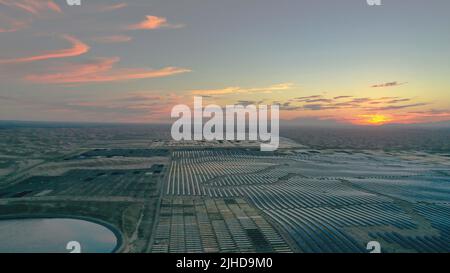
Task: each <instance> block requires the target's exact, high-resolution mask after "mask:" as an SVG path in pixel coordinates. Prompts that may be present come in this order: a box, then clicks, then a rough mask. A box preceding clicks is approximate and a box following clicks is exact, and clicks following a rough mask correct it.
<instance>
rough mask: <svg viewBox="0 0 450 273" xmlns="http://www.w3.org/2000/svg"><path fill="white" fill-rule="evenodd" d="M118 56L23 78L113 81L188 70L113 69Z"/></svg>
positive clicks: (187, 70) (84, 81)
mask: <svg viewBox="0 0 450 273" xmlns="http://www.w3.org/2000/svg"><path fill="white" fill-rule="evenodd" d="M119 60H120V59H119V58H118V57H114V58H101V59H96V60H95V61H93V62H91V63H87V64H77V65H69V66H68V67H66V68H65V69H60V70H59V71H58V72H57V73H52V74H40V75H30V76H27V77H26V78H25V79H26V80H27V81H30V82H35V83H50V84H81V83H95V82H97V83H98V82H113V81H125V80H137V79H149V78H161V77H168V76H172V75H176V74H180V73H187V72H190V70H189V69H185V68H178V67H165V68H161V69H115V68H114V65H115V64H116V63H117V62H119Z"/></svg>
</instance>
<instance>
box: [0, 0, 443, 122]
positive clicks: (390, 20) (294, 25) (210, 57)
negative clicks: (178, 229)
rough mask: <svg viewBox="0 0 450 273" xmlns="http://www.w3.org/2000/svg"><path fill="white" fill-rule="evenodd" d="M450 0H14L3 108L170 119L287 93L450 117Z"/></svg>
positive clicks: (366, 113)
mask: <svg viewBox="0 0 450 273" xmlns="http://www.w3.org/2000/svg"><path fill="white" fill-rule="evenodd" d="M449 10H450V2H449V1H446V0H432V1H424V0H395V1H394V0H384V1H383V5H382V6H369V5H368V4H367V1H366V0H348V1H333V0H314V1H313V0H280V1H270V0H246V1H240V0H227V1H220V0H208V1H205V0H189V1H175V0H157V1H148V0H133V1H125V0H122V1H109V0H108V1H106V0H96V1H82V5H81V6H69V5H67V3H66V1H65V0H53V1H50V0H0V41H1V42H0V43H1V50H0V120H30V121H31V120H33V121H72V122H126V123H165V122H170V110H171V108H172V107H173V106H175V105H177V104H179V103H191V102H192V101H193V97H194V96H203V98H204V100H205V104H208V103H214V104H219V105H226V104H279V105H280V116H281V118H282V119H283V120H291V121H292V120H299V122H301V120H305V121H308V122H311V121H316V122H317V123H323V124H354V125H383V124H414V123H432V122H442V121H450V92H449V91H450V90H449V89H450V77H448V75H450V66H449V65H448V64H449V63H450V32H449V31H448V26H450V17H449V16H448V11H449Z"/></svg>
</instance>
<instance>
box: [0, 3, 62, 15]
mask: <svg viewBox="0 0 450 273" xmlns="http://www.w3.org/2000/svg"><path fill="white" fill-rule="evenodd" d="M0 5H4V6H7V7H10V8H16V9H19V10H21V11H24V12H27V13H30V14H33V15H40V14H41V13H42V12H45V11H50V12H57V13H62V10H61V8H60V7H59V5H58V4H56V3H55V2H53V1H48V0H0Z"/></svg>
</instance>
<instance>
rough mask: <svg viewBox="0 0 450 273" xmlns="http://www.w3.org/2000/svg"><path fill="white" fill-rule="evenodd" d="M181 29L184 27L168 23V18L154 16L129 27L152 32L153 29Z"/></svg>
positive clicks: (148, 16)
mask: <svg viewBox="0 0 450 273" xmlns="http://www.w3.org/2000/svg"><path fill="white" fill-rule="evenodd" d="M163 27H166V28H180V27H183V25H172V24H169V23H168V22H167V18H164V17H158V16H153V15H147V16H146V19H145V20H144V21H142V22H140V23H138V24H134V25H130V26H128V27H127V29H132V30H137V29H141V30H151V29H158V28H163Z"/></svg>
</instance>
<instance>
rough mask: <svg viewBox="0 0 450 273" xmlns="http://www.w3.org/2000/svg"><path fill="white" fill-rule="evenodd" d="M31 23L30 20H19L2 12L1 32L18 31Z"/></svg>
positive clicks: (0, 19) (0, 18)
mask: <svg viewBox="0 0 450 273" xmlns="http://www.w3.org/2000/svg"><path fill="white" fill-rule="evenodd" d="M29 24H30V20H18V19H14V18H10V17H9V16H7V15H4V14H1V13H0V33H5V32H16V31H18V30H21V29H23V28H26V27H27V26H28V25H29Z"/></svg>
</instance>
